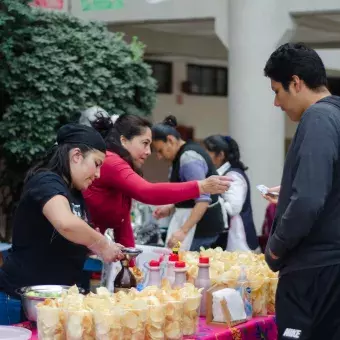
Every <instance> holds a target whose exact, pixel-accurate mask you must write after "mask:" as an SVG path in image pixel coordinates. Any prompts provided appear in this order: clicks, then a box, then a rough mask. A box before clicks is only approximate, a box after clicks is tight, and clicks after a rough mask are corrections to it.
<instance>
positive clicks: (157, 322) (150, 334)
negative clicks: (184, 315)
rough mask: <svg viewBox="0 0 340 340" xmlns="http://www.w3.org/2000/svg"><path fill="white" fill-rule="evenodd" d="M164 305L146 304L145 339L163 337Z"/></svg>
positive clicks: (157, 339) (159, 339)
mask: <svg viewBox="0 0 340 340" xmlns="http://www.w3.org/2000/svg"><path fill="white" fill-rule="evenodd" d="M165 311H166V308H165V305H164V304H161V305H157V306H148V316H147V320H146V326H145V332H146V334H145V340H164V339H165Z"/></svg>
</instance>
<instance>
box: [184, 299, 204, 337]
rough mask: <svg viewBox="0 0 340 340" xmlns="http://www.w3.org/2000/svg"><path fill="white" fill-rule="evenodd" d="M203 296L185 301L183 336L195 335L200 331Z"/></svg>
mask: <svg viewBox="0 0 340 340" xmlns="http://www.w3.org/2000/svg"><path fill="white" fill-rule="evenodd" d="M200 304H201V295H198V296H193V297H187V298H185V299H184V311H183V313H184V316H183V323H182V329H183V335H194V334H195V333H197V330H198V323H199V315H200Z"/></svg>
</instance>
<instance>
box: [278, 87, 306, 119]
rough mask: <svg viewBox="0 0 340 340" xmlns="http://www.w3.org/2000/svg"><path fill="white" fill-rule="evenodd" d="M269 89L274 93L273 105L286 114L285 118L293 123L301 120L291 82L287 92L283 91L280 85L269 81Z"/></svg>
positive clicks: (296, 93)
mask: <svg viewBox="0 0 340 340" xmlns="http://www.w3.org/2000/svg"><path fill="white" fill-rule="evenodd" d="M271 87H272V90H273V91H274V93H275V99H274V105H275V106H276V107H279V108H281V110H282V111H284V112H286V114H287V116H288V117H289V118H290V119H291V120H292V121H293V122H298V121H299V120H300V118H301V115H302V111H301V107H300V105H299V100H298V98H299V97H298V92H297V91H296V88H295V86H294V84H293V82H291V83H290V84H289V88H288V90H285V89H284V87H283V86H282V83H280V82H277V81H275V80H271Z"/></svg>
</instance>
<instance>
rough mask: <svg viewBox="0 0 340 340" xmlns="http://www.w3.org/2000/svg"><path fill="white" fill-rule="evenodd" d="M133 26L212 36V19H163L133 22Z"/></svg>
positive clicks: (159, 30)
mask: <svg viewBox="0 0 340 340" xmlns="http://www.w3.org/2000/svg"><path fill="white" fill-rule="evenodd" d="M132 27H134V28H140V27H141V28H146V29H150V30H153V31H157V32H164V33H174V34H184V35H194V36H205V37H209V36H214V35H215V21H214V19H204V20H187V21H172V22H171V21H165V22H153V23H144V24H133V25H132Z"/></svg>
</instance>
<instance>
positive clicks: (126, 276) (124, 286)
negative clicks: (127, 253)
mask: <svg viewBox="0 0 340 340" xmlns="http://www.w3.org/2000/svg"><path fill="white" fill-rule="evenodd" d="M129 262H130V260H129V259H128V258H125V259H124V260H122V261H120V263H121V264H122V269H121V270H120V272H119V273H118V274H117V276H116V278H115V281H114V292H115V293H116V292H118V291H120V290H123V291H126V292H128V291H129V289H130V288H133V287H134V288H136V286H137V281H136V278H135V276H134V275H133V274H132V273H131V271H130V269H129Z"/></svg>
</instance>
